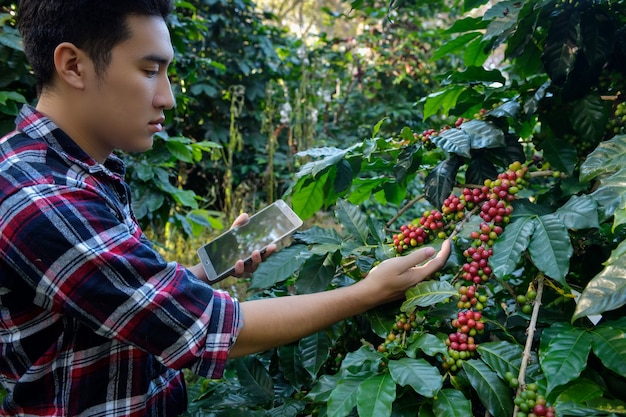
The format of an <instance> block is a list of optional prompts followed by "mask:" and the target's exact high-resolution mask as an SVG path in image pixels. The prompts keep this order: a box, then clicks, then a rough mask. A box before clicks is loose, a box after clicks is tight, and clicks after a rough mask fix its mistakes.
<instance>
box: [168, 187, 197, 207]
mask: <svg viewBox="0 0 626 417" xmlns="http://www.w3.org/2000/svg"><path fill="white" fill-rule="evenodd" d="M170 195H171V196H172V198H173V199H174V200H175V201H176V202H177V203H178V204H180V205H181V206H184V207H190V208H192V209H197V208H198V201H197V200H196V197H197V195H196V193H195V192H193V191H192V190H181V189H178V188H176V189H173V190H171V191H170Z"/></svg>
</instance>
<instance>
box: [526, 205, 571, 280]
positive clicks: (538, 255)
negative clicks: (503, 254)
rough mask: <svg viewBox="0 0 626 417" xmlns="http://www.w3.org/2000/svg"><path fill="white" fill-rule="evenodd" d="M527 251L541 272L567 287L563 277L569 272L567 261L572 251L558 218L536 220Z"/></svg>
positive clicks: (548, 215)
mask: <svg viewBox="0 0 626 417" xmlns="http://www.w3.org/2000/svg"><path fill="white" fill-rule="evenodd" d="M528 251H529V252H530V256H531V258H532V260H533V263H534V264H535V266H536V267H537V268H538V269H539V270H540V271H541V272H543V273H544V274H546V275H547V276H548V277H550V278H553V279H555V280H556V281H558V282H559V283H560V284H561V285H563V286H564V287H567V283H566V282H565V276H566V275H567V272H568V271H569V259H570V257H571V256H572V253H573V252H574V249H573V248H572V243H571V242H570V240H569V233H568V232H567V229H566V228H565V226H564V225H563V222H562V221H561V219H559V217H558V216H556V215H555V214H546V215H544V216H539V217H537V218H536V220H535V230H534V232H533V235H532V236H531V238H530V243H529V245H528Z"/></svg>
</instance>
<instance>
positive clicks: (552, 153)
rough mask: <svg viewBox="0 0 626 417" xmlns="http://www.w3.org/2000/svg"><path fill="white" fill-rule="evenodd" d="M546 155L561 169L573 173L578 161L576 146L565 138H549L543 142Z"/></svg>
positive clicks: (547, 158) (569, 173)
mask: <svg viewBox="0 0 626 417" xmlns="http://www.w3.org/2000/svg"><path fill="white" fill-rule="evenodd" d="M541 148H542V149H543V154H544V157H545V158H546V160H547V161H548V162H550V164H551V165H552V166H553V167H554V168H556V169H558V170H559V171H563V172H566V173H567V174H568V175H571V174H572V173H573V172H574V167H575V166H576V163H577V162H578V153H577V152H576V148H575V147H574V146H573V145H572V144H571V143H569V142H567V141H565V140H563V139H549V140H545V141H543V142H542V143H541Z"/></svg>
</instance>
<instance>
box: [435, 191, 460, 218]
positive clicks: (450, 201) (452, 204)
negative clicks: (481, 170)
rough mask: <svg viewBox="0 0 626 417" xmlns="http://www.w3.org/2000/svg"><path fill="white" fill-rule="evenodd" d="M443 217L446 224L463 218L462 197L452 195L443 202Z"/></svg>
mask: <svg viewBox="0 0 626 417" xmlns="http://www.w3.org/2000/svg"><path fill="white" fill-rule="evenodd" d="M441 212H442V213H443V217H444V219H445V220H446V221H447V222H455V221H459V220H463V219H464V218H465V200H464V199H463V196H461V197H457V196H455V195H454V194H453V195H451V196H450V197H448V198H446V199H445V200H444V201H443V207H442V208H441Z"/></svg>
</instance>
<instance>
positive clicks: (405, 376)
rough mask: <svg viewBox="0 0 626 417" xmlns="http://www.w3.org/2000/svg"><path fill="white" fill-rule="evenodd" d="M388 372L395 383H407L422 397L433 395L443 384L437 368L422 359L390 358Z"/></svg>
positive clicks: (431, 396)
mask: <svg viewBox="0 0 626 417" xmlns="http://www.w3.org/2000/svg"><path fill="white" fill-rule="evenodd" d="M389 372H391V376H392V378H393V380H394V381H395V382H396V384H398V385H401V386H403V387H404V386H407V385H408V386H410V387H412V388H413V389H414V390H415V392H417V393H418V394H421V395H423V396H424V397H428V398H433V397H435V396H436V395H437V393H438V392H439V390H440V389H441V387H442V386H443V378H442V376H441V373H439V370H438V369H437V368H436V367H434V366H432V365H431V364H429V363H428V362H426V361H425V360H424V359H411V358H402V359H399V360H390V361H389Z"/></svg>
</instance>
